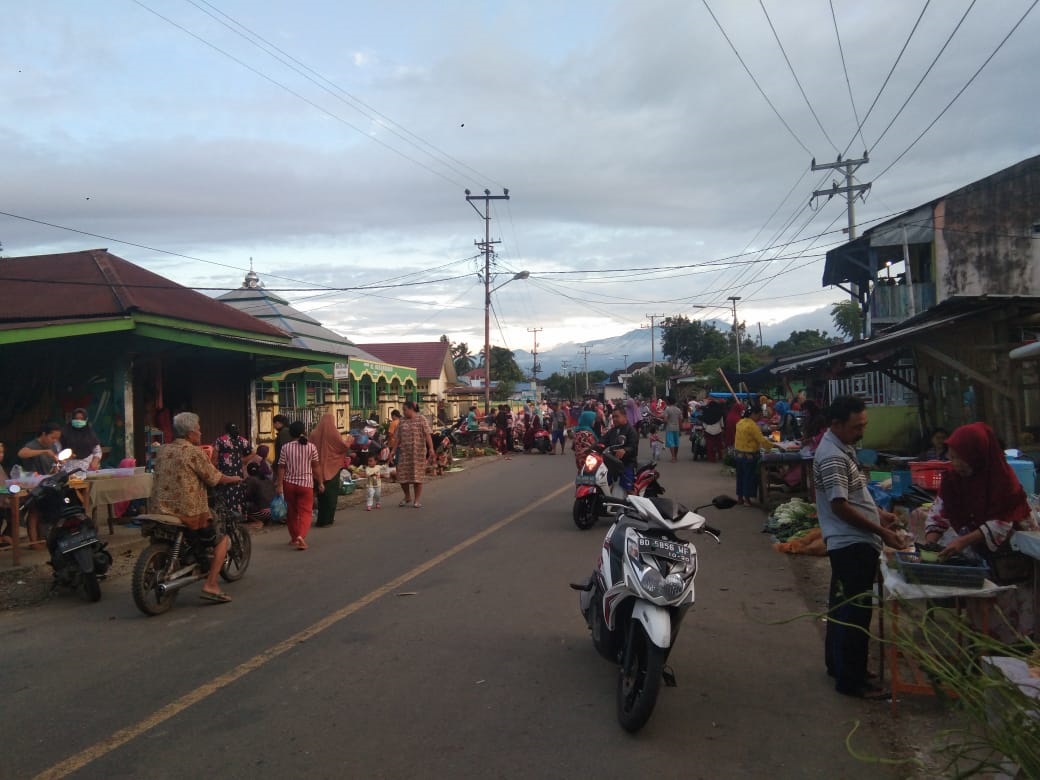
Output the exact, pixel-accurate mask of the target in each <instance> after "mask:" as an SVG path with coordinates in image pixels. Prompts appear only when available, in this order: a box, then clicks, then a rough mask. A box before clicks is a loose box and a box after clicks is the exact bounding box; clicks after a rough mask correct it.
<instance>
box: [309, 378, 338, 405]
mask: <svg viewBox="0 0 1040 780" xmlns="http://www.w3.org/2000/svg"><path fill="white" fill-rule="evenodd" d="M331 392H332V382H331V381H329V380H326V379H321V380H312V379H308V380H307V406H321V405H322V404H324V403H325V394H326V393H331Z"/></svg>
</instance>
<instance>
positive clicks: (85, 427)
mask: <svg viewBox="0 0 1040 780" xmlns="http://www.w3.org/2000/svg"><path fill="white" fill-rule="evenodd" d="M61 446H62V447H68V448H70V449H71V450H72V457H71V458H69V459H68V460H67V461H65V463H64V464H63V465H62V468H63V469H64V470H65V471H97V470H98V468H99V467H100V466H101V440H100V439H98V437H97V434H96V433H94V429H93V428H92V427H91V425H90V423H89V422H87V410H86V409H83V408H79V409H74V410H73V412H72V419H70V420H69V421H68V422H67V423H66V424H65V427H64V428H62V429H61Z"/></svg>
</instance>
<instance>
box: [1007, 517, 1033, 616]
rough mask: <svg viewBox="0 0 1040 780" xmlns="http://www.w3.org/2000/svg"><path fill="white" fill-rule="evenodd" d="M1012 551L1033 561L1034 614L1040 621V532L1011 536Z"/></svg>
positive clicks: (1026, 532) (1018, 532)
mask: <svg viewBox="0 0 1040 780" xmlns="http://www.w3.org/2000/svg"><path fill="white" fill-rule="evenodd" d="M1011 549H1012V550H1017V551H1018V552H1020V553H1022V554H1023V555H1028V556H1029V557H1030V558H1032V559H1033V614H1034V615H1035V616H1036V618H1034V619H1040V531H1016V532H1015V533H1013V534H1011ZM1033 630H1034V631H1035V630H1036V627H1035V626H1034V629H1033Z"/></svg>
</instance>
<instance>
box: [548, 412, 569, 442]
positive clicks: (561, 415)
mask: <svg viewBox="0 0 1040 780" xmlns="http://www.w3.org/2000/svg"><path fill="white" fill-rule="evenodd" d="M566 404H567V402H566V401H562V402H559V403H555V402H554V403H553V404H552V405H551V407H550V408H551V414H552V449H553V455H555V454H556V442H559V443H560V454H561V455H566V454H567V438H566V432H567V416H568V415H567V406H566Z"/></svg>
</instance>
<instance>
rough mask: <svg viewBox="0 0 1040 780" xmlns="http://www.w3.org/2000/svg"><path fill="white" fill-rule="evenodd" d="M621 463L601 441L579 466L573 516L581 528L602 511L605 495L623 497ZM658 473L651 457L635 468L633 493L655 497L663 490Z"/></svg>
mask: <svg viewBox="0 0 1040 780" xmlns="http://www.w3.org/2000/svg"><path fill="white" fill-rule="evenodd" d="M623 470H624V464H623V463H622V462H621V461H620V460H619V459H618V458H616V457H615V456H614V455H612V454H611V453H609V452H606V451H604V450H603V447H602V445H598V446H597V448H596V449H594V450H593V451H592V452H590V453H589V454H588V455H586V456H585V462H584V463H583V464H582V467H581V470H580V471H578V474H577V476H576V477H575V478H574V508H573V509H572V516H573V519H574V524H575V525H576V526H578V528H580V529H581V530H582V531H587V530H588V529H590V528H592V526H594V525H595V524H596V521H597V520H598V519H599V517H600V515H601V514H603V509H604V506H605V504H604V499H605V498H607V497H609V498H613V499H618V500H622V501H623V500H624V499H625V497H626V496H627V495H628V493H626V492H625V489H624V488H623V487H621V482H620V479H619V478H620V476H621V472H622V471H623ZM660 476H661V474H660V472H658V470H657V463H655V462H654V461H650V462H649V463H645V464H643V465H642V466H640V467H639V468H638V469H636V474H635V484H634V486H633V489H632V495H636V496H645V497H647V498H655V497H657V496H660V495H663V494H664V488H663V487H662V486H661V483H660V482H658V481H657V480H658V479H659V478H660Z"/></svg>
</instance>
